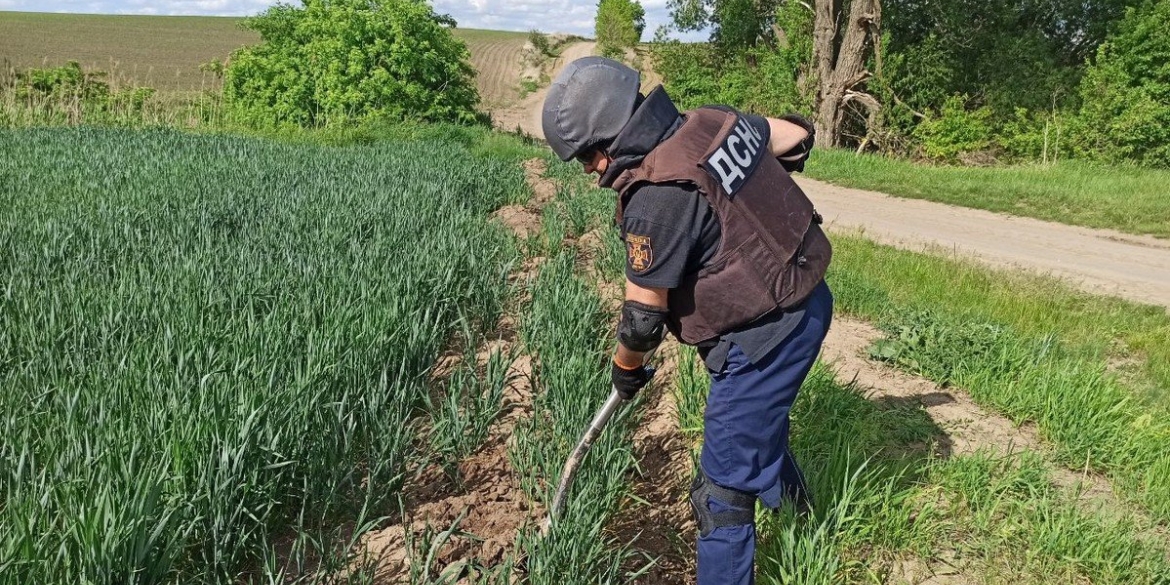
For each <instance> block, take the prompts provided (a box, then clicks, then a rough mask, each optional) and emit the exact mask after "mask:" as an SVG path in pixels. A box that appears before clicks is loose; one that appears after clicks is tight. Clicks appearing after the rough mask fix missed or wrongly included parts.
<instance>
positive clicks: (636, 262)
mask: <svg viewBox="0 0 1170 585" xmlns="http://www.w3.org/2000/svg"><path fill="white" fill-rule="evenodd" d="M626 255H627V256H628V257H629V260H630V268H632V269H633V270H634V272H644V271H646V269H648V268H650V265H651V264H653V263H654V248H651V247H650V236H635V235H634V234H626Z"/></svg>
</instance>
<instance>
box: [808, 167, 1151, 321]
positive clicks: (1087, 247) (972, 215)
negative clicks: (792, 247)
mask: <svg viewBox="0 0 1170 585" xmlns="http://www.w3.org/2000/svg"><path fill="white" fill-rule="evenodd" d="M797 182H798V183H799V184H800V186H801V188H803V189H804V190H805V192H806V193H808V195H809V197H811V198H812V200H813V201H814V202H815V203H816V205H817V209H818V210H819V211H820V212H821V213H822V214H823V215H824V216H825V223H826V224H827V225H829V226H830V227H831V228H835V229H837V230H858V229H860V230H862V231H863V232H864V235H865V236H866V237H867V238H870V239H872V240H875V241H878V242H881V243H883V244H891V245H895V246H898V247H903V248H911V249H922V248H924V247H936V248H943V249H946V250H948V251H951V250H953V251H955V252H958V253H960V254H963V255H969V256H974V257H977V258H978V259H980V260H982V261H983V262H986V263H988V264H991V265H993V266H1004V267H1022V268H1027V269H1032V270H1039V271H1041V272H1045V273H1051V274H1052V275H1054V276H1059V277H1063V278H1066V279H1069V280H1071V281H1073V282H1074V283H1075V284H1078V285H1080V286H1081V287H1082V288H1083V289H1085V290H1088V291H1090V292H1094V293H1100V294H1109V295H1116V296H1120V297H1124V298H1127V299H1130V300H1133V301H1138V302H1142V303H1151V304H1155V305H1162V306H1166V307H1170V241H1166V240H1159V239H1157V238H1153V237H1148V236H1134V235H1130V234H1123V233H1121V232H1116V231H1112V230H1102V229H1090V228H1084V227H1076V226H1068V225H1064V224H1059V223H1051V222H1046V221H1040V220H1037V219H1031V218H1025V217H1013V216H1007V215H1001V214H998V213H992V212H990V211H983V210H980V209H968V208H965V207H956V206H953V205H946V204H942V203H934V202H931V201H923V200H920V199H899V198H897V197H890V196H889V195H884V194H881V193H876V192H874V191H863V190H860V189H849V188H846V187H839V186H836V185H830V184H828V183H822V182H820V181H815V180H812V179H808V178H804V177H797Z"/></svg>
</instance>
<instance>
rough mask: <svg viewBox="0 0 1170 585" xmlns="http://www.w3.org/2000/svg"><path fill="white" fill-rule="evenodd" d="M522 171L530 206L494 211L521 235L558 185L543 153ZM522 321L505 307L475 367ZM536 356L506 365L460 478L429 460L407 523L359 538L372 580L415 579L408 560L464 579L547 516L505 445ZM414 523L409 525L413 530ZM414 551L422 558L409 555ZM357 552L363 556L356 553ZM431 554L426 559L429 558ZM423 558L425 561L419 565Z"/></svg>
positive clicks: (518, 274) (528, 269)
mask: <svg viewBox="0 0 1170 585" xmlns="http://www.w3.org/2000/svg"><path fill="white" fill-rule="evenodd" d="M524 169H525V177H526V179H527V181H528V183H529V185H530V186H531V187H532V190H533V194H534V195H533V197H532V199H531V200H530V201H529V203H528V204H526V205H518V206H511V207H507V208H503V209H501V210H499V211H497V212H496V214H495V217H496V219H497V220H498V221H500V222H501V223H503V224H504V225H505V226H507V227H508V228H509V229H511V230H512V231H513V233H514V234H515V235H516V236H517V237H518V238H521V239H523V238H525V237H527V235H528V234H529V233H531V232H532V230H534V229H537V230H538V229H539V227H540V208H541V207H542V206H543V205H544V204H545V203H547V202H548V201H550V200H551V199H552V198H553V197H555V195H556V185H555V184H554V183H552V181H550V180H548V179H546V178H544V177H543V174H544V171H545V164H544V161H543V160H540V159H532V160H529V161H526V162H525V163H524ZM542 261H543V259H542V258H530V259H528V260H527V261H525V262H524V264H522V265H521V267H520V268H518V269H517V270H516V271H514V272H513V273H512V274H511V275H510V278H511V279H512V280H513V281H516V282H522V281H525V280H527V279H529V278H531V277H533V276H535V274H536V271H537V270H539V267H540V265H541V263H542ZM518 329H519V325H518V323H517V320H516V317H515V316H513V315H511V314H508V315H505V316H504V317H502V318H501V320H500V322H499V323H498V324H497V327H496V338H495V339H493V340H491V341H489V342H487V343H485V344H484V345H482V346H481V347H479V348H478V350H477V352H476V358H477V360H478V361H479V364H478V366H479V367H480V368H482V367H484V365H485V364H486V362H487V360H488V358H489V356H490V355H491V354H492V353H496V352H499V353H501V354H503V355H510V354H511V353H512V352H514V350H515V348H517V347H518V344H519V334H518ZM460 359H462V358H461V354H460V353H458V352H455V351H452V352H448V354H446V355H444V356H443V357H442V358H440V359H439V360H438V363H437V364H436V368H435V369H436V371H437V372H440V375H439V377H442V375H441V372H444V371H445V372H450V371H451V370H453V369H454V367H455V366H456V365H457V363H458V361H459V360H460ZM532 372H533V362H532V358H531V357H530V356H528V355H519V356H518V357H516V358H515V359H514V360H513V361H512V363H511V364H510V365H509V369H508V375H507V378H508V384H507V386H506V388H505V390H504V397H503V410H502V412H501V414H500V416H499V418H498V419H497V420H496V421H495V422H493V423H492V426H491V428H490V429H489V431H488V438H487V440H486V441H485V442H484V444H483V445H481V446H480V447H479V449H478V450H476V452H475V453H474V454H472V455H471V456H470V457H468V458H466V459H465V460H463V461H461V462H460V463H459V465H458V478H459V481H458V482H456V481H455V480H453V479H452V478H451V477H450V476H448V475H447V474H446V473H444V472H443V471H442V470H441V469H440V468H439V466H438V465H430V466H429V467H428V468H427V469H425V470H422V472H421V473H420V474H419V475H418V476H417V477H416V478H415V479H413V480H412V481H410V482H408V483H409V485H408V487H407V489H406V490H405V494H404V498H405V516H406V518H407V520H406V522H405V523H398V524H394V525H391V526H389V527H387V528H384V529H381V530H377V531H372V532H370V533H368V534H367V535H366V536H365V538H364V539H363V540H362V543H361V549H362V550H363V551H364V552H365V553H366V554H367V555H368V556H369V557H370V558H374V559H377V565H376V566H377V568H376V571H375V583H385V584H391V583H408V582H410V575H411V565H412V563H414V565H415V570H416V571H417V570H419V568H420V567H421V568H422V569H423V570H428V571H429V575H430V576H431V577H432V578H434V577H438V576H439V575H443V574H445V575H449V576H451V577H453V578H460V579H461V580H460V582H464V581H465V580H467V579H469V578H472V577H471V576H472V575H474V571H476V570H478V569H481V568H482V569H487V570H491V569H492V568H493V567H495V566H497V565H499V564H500V563H501V562H502V561H504V560H505V558H506V556H507V555H508V554H509V553H510V552H511V550H512V547H513V545H514V544H515V541H516V537H517V536H518V535H519V533H520V531H522V530H527V529H529V528H534V527H536V526H537V525H538V524H539V522H540V520H541V519H543V517H544V510H543V508H542V507H541V506H540V504H539V503H538V502H532V501H530V500H528V498H527V497H526V496H525V494H524V490H523V489H521V487H520V482H519V476H518V474H517V472H516V470H514V469H513V468H512V466H511V463H510V461H509V460H508V448H509V446H510V443H509V441H510V439H511V437H512V436H513V429H514V428H515V426H516V423H517V422H518V421H519V420H520V419H521V418H523V417H526V416H530V415H531V413H532V391H533V390H532V388H533V385H532ZM448 529H453V535H452V536H451V537H450V538H449V539H447V540H446V541H445V542H440V543H439V544H438V545H436V546H435V549H434V550H433V551H431V550H428V551H422V550H418V547H419V543H422V542H423V541H424V540H425V538H424V537H425V535H426V534H427V533H428V531H429V532H430V534H431V535H435V534H437V533H440V532H442V531H445V530H448ZM408 530H409V531H408ZM411 542H413V543H414V546H413V548H414V549H415V550H416V551H417V553H418V554H417V555H416V556H418V557H420V558H413V559H412V558H411V556H412V554H415V552H412V551H411V548H412V547H411V546H410V544H411ZM358 556H359V557H360V556H362V555H360V554H359V555H358ZM428 557H429V558H430V562H429V566H426V567H423V566H422V565H426V564H428V563H427V561H426V560H425V559H426V558H428ZM420 563H421V564H420Z"/></svg>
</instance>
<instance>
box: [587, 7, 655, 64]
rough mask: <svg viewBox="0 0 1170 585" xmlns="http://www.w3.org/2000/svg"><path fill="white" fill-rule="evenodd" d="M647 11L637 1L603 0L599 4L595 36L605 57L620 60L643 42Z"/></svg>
mask: <svg viewBox="0 0 1170 585" xmlns="http://www.w3.org/2000/svg"><path fill="white" fill-rule="evenodd" d="M645 28H646V10H645V9H644V8H642V5H641V4H639V3H638V2H637V0H601V1H600V2H598V3H597V22H596V24H595V25H594V34H595V35H596V36H597V45H598V48H599V49H600V51H601V54H602V55H603V56H605V57H611V58H620V57H621V56H623V55H624V54H625V51H626V49H627V48H629V47H633V46H634V45H636V44H638V42H639V41H641V40H642V31H643V30H645Z"/></svg>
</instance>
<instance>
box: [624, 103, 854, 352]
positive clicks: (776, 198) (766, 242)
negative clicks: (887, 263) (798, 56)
mask: <svg viewBox="0 0 1170 585" xmlns="http://www.w3.org/2000/svg"><path fill="white" fill-rule="evenodd" d="M684 116H685V120H684V122H683V124H682V126H681V127H679V129H678V130H676V131H675V133H674V134H673V135H671V136H670V137H669V138H667V139H666V140H664V141H662V142H661V143H659V144H658V146H656V147H655V148H654V150H652V151H650V153H649V154H648V155H647V156H646V158H645V159H643V160H642V162H641V163H640V164H639V165H637V166H634V167H631V168H629V169H626V170H625V171H624V172H622V173H621V174H620V175H618V177H617V179H616V180H615V181H614V184H613V188H614V190H616V191H617V192H618V193H619V196H618V205H617V221H618V225H621V218H622V212H623V210H624V209H625V206H626V204H627V203H628V202H629V200H630V197H631V195H633V193H634V191H635V190H636V189H637V187H638V186H640V185H643V184H647V183H668V184H669V183H675V184H688V185H691V186H694V187H695V188H697V189H698V191H699V192H700V193H702V195H703V197H704V198H706V200H707V203H708V204H709V205H710V206H711V209H712V211H713V212H714V213H715V216H716V218H717V219H718V221H719V227H720V230H721V232H722V235H721V239H720V242H719V248H718V250H716V252H715V255H714V256H712V257H711V259H710V261H709V262H708V263H707V264H706V265H705V266H704V267H703V268H702V269H700V270H699V271H698V272H695V273H693V274H689V275H687V276H686V277H685V278H684V279H683V281H682V282H681V283H680V284H679V286H678V287H677V288H673V289H671V290H670V294H669V309H670V315H669V317H668V319H667V327H668V328H669V329H670V331H671V333H673V334H674V335H675V337H677V338H678V339H679V340H680V341H682V342H684V343H688V344H698V343H700V342H702V341H706V340H709V339H712V338H715V337H717V336H719V335H721V334H724V333H729V332H731V331H734V330H735V329H737V328H739V327H740V326H743V325H746V324H749V323H751V322H752V321H754V320H755V319H757V318H759V317H762V316H764V315H765V314H767V313H770V312H771V311H773V310H775V309H777V308H791V307H794V306H796V305H799V304H800V303H801V302H802V301H804V300H805V299H806V298H807V297H808V296H809V294H811V293H812V290H813V288H815V287H816V286H817V284H819V283H820V282H821V280H822V279H823V278H824V276H825V270H826V269H827V268H828V266H829V260H830V258H831V256H832V248H831V246H830V245H829V240H828V238H826V237H825V234H824V232H823V231H822V230H821V227H820V225H819V224H820V221H821V219H820V215H818V214H817V213H816V211H815V210H814V209H813V204H812V202H811V201H809V199H808V197H807V196H806V195H805V194H804V192H803V191H801V189H800V187H798V186H797V185H796V182H794V181H793V180H792V178H791V177H790V176H789V175H788V171H786V170H784V167H782V166H780V162H779V161H777V160H776V159H775V158H774V157H773V156H772V154H771V152H770V149H769V147H768V134H767V133H766V132H764V133H761V132H759V131H758V130H756V129H755V128H754V127H752V125H751V124H749V123H748V121H747V120H746V119H744V118H743V117H742V116H740V115H739V114H738V113H736V112H734V111H730V112H725V111H722V110H718V109H714V108H699V109H697V110H692V111H690V112H687V113H686V114H684ZM648 244H649V245H652V242H650V243H648ZM638 245H639V243H638V242H637V241H634V242H631V241H630V239H629V238H627V246H638ZM630 251H631V255H632V257H633V256H636V253H637V252H638V251H637V250H635V249H631V250H630Z"/></svg>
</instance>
